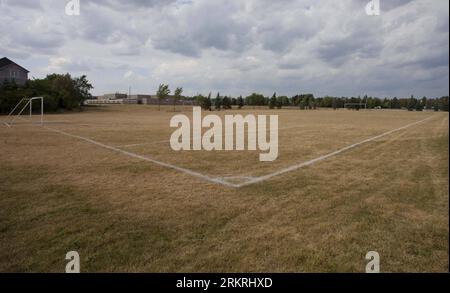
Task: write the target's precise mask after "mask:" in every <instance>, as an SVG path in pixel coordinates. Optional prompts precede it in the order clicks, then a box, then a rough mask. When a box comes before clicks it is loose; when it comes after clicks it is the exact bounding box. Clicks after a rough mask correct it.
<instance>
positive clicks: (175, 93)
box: [173, 87, 183, 111]
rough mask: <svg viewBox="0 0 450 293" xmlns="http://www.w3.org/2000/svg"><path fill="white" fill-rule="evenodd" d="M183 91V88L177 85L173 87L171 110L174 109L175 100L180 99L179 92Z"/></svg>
mask: <svg viewBox="0 0 450 293" xmlns="http://www.w3.org/2000/svg"><path fill="white" fill-rule="evenodd" d="M182 93H183V88H182V87H177V88H176V89H175V92H174V94H173V110H174V111H175V106H176V104H177V102H178V101H179V100H180V99H181V94H182Z"/></svg>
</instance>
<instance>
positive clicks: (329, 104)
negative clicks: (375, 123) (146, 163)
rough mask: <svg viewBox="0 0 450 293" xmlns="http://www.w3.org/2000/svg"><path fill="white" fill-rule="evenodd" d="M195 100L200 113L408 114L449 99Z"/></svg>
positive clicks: (443, 105) (443, 106)
mask: <svg viewBox="0 0 450 293" xmlns="http://www.w3.org/2000/svg"><path fill="white" fill-rule="evenodd" d="M191 99H192V100H195V101H196V102H197V104H198V105H200V106H201V107H202V108H203V109H204V110H212V109H216V110H220V109H231V107H232V106H237V107H238V108H242V107H244V106H267V107H269V108H270V109H275V108H277V109H281V108H282V107H298V108H300V109H301V110H313V109H316V108H318V107H319V108H333V109H339V108H350V109H355V110H359V109H361V108H367V109H406V110H409V111H423V110H424V109H427V110H434V111H446V112H448V110H449V105H448V104H449V97H448V96H444V97H440V98H427V97H422V98H415V97H414V96H411V97H409V98H397V97H394V98H384V99H380V98H377V97H370V96H367V95H366V96H364V97H360V96H359V97H332V96H325V97H318V98H316V97H314V95H313V94H298V95H295V96H292V97H287V96H277V94H276V93H274V94H273V95H272V96H271V97H266V96H264V95H262V94H259V93H252V94H251V95H249V96H247V97H245V98H243V97H242V96H239V97H237V98H235V97H230V96H221V95H220V93H217V96H216V97H215V98H212V97H211V93H209V94H208V96H204V95H202V94H198V95H196V96H194V97H192V98H191Z"/></svg>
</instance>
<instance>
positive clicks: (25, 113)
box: [3, 97, 44, 127]
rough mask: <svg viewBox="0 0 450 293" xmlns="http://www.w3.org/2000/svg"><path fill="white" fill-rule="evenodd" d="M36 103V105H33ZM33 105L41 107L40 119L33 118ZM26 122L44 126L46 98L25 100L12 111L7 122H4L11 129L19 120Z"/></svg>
mask: <svg viewBox="0 0 450 293" xmlns="http://www.w3.org/2000/svg"><path fill="white" fill-rule="evenodd" d="M33 102H34V103H33ZM33 104H35V105H37V104H38V105H39V114H38V115H39V119H38V120H37V121H36V119H34V118H33ZM35 116H36V115H35ZM18 119H20V120H21V121H25V122H28V123H39V124H41V125H43V124H44V98H43V97H32V98H23V99H21V100H20V101H19V102H18V103H17V105H16V106H15V107H14V108H13V109H12V110H11V112H10V113H9V114H8V116H7V118H6V122H3V123H4V124H5V125H6V126H8V127H11V126H12V125H13V124H14V123H17V120H18Z"/></svg>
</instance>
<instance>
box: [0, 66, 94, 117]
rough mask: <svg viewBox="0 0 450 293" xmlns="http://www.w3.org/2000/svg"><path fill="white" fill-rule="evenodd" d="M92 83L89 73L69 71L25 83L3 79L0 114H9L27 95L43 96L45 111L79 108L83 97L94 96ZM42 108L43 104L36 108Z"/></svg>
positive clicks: (0, 93)
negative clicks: (88, 76)
mask: <svg viewBox="0 0 450 293" xmlns="http://www.w3.org/2000/svg"><path fill="white" fill-rule="evenodd" d="M92 89H93V86H92V84H91V83H89V81H88V80H87V78H86V76H85V75H83V76H81V77H72V76H71V75H70V74H68V73H67V74H50V75H47V76H46V77H45V78H43V79H31V80H28V81H26V83H25V84H24V85H23V86H19V85H18V84H16V83H15V82H14V81H8V80H4V81H3V83H1V84H0V113H3V114H5V113H9V111H11V109H12V108H14V106H15V105H16V104H17V103H18V102H19V101H20V100H21V99H22V98H24V97H27V98H30V97H44V110H45V111H46V112H56V111H60V110H73V109H79V108H80V107H81V105H82V103H83V101H84V100H86V99H90V98H92V95H91V94H90V90H92ZM33 108H34V109H35V110H36V111H40V105H36V107H33Z"/></svg>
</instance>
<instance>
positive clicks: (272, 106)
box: [269, 93, 277, 109]
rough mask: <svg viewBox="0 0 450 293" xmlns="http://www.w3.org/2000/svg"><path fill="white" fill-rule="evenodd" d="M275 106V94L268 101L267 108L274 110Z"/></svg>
mask: <svg viewBox="0 0 450 293" xmlns="http://www.w3.org/2000/svg"><path fill="white" fill-rule="evenodd" d="M276 106H277V94H276V93H273V96H272V97H271V98H270V100H269V108H270V109H274V108H275V107H276Z"/></svg>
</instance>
